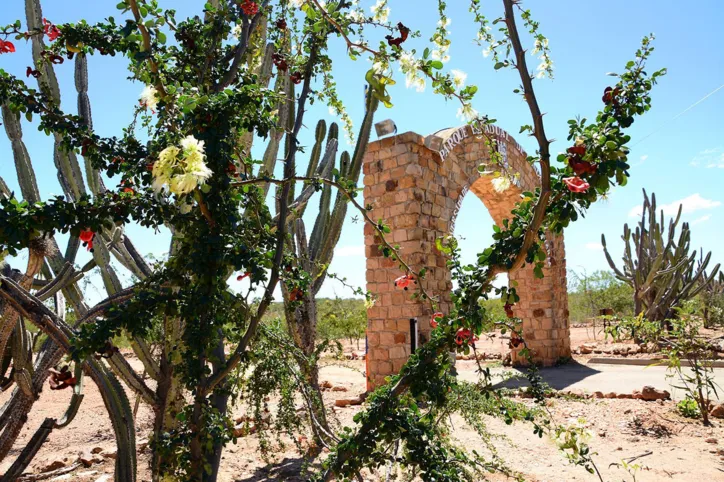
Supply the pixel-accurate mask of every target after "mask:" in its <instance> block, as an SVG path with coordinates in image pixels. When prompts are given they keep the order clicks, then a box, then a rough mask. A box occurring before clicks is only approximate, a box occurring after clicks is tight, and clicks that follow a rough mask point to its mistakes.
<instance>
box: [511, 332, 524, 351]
mask: <svg viewBox="0 0 724 482" xmlns="http://www.w3.org/2000/svg"><path fill="white" fill-rule="evenodd" d="M521 343H523V339H522V338H521V337H520V336H518V332H516V331H512V332H511V333H510V342H509V343H508V347H509V348H518V346H519V345H520V344H521Z"/></svg>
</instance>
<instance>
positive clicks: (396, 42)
mask: <svg viewBox="0 0 724 482" xmlns="http://www.w3.org/2000/svg"><path fill="white" fill-rule="evenodd" d="M397 29H398V30H399V31H400V36H399V37H393V36H392V35H387V36H385V38H386V39H387V44H388V45H390V47H399V46H400V45H402V43H403V42H404V41H405V40H407V37H408V36H409V35H410V29H409V28H407V27H405V26H404V25H403V24H402V22H399V23H398V24H397Z"/></svg>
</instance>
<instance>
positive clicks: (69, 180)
mask: <svg viewBox="0 0 724 482" xmlns="http://www.w3.org/2000/svg"><path fill="white" fill-rule="evenodd" d="M25 16H26V19H27V24H28V30H37V29H40V30H42V29H43V12H42V9H41V7H40V0H25ZM31 41H32V48H33V61H34V63H35V69H36V70H38V71H40V73H41V76H40V78H39V79H38V84H39V86H40V89H41V90H42V91H43V92H45V93H46V94H47V95H48V96H50V97H51V98H52V99H53V101H54V102H55V103H56V104H57V105H60V86H59V85H58V78H57V77H56V75H55V70H54V69H53V64H52V63H51V62H45V61H43V58H42V56H41V52H42V51H43V50H45V42H44V40H43V36H42V35H33V36H32V37H31ZM54 138H55V147H54V151H53V160H54V161H55V166H56V168H57V169H58V181H59V182H60V185H61V187H62V188H63V192H65V194H66V195H67V196H68V198H69V199H72V200H77V199H79V198H80V196H81V195H82V194H84V193H85V183H84V181H83V175H82V173H81V170H80V165H79V164H78V158H77V157H76V155H75V153H74V152H73V151H68V150H65V149H63V148H62V141H63V138H62V136H61V135H60V134H59V133H55V134H54Z"/></svg>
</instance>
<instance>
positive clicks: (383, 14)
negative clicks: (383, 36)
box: [370, 0, 390, 23]
mask: <svg viewBox="0 0 724 482" xmlns="http://www.w3.org/2000/svg"><path fill="white" fill-rule="evenodd" d="M370 10H371V11H372V16H373V17H374V19H375V20H376V21H378V22H381V23H385V22H387V20H388V19H389V18H390V8H389V7H388V6H387V0H377V3H376V4H375V5H373V6H371V7H370Z"/></svg>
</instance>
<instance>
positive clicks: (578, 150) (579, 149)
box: [567, 144, 586, 157]
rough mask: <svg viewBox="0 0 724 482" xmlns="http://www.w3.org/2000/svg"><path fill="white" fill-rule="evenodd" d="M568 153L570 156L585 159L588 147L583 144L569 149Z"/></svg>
mask: <svg viewBox="0 0 724 482" xmlns="http://www.w3.org/2000/svg"><path fill="white" fill-rule="evenodd" d="M567 152H568V154H573V155H574V156H579V157H583V156H585V155H586V146H585V145H583V144H578V145H575V146H571V147H569V148H568V149H567Z"/></svg>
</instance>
